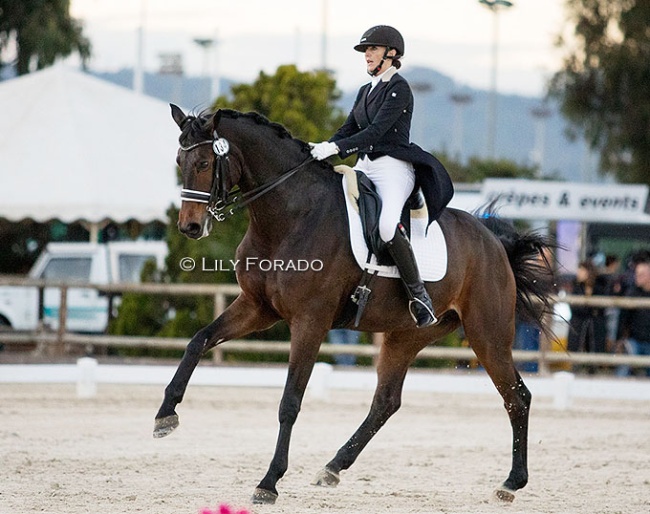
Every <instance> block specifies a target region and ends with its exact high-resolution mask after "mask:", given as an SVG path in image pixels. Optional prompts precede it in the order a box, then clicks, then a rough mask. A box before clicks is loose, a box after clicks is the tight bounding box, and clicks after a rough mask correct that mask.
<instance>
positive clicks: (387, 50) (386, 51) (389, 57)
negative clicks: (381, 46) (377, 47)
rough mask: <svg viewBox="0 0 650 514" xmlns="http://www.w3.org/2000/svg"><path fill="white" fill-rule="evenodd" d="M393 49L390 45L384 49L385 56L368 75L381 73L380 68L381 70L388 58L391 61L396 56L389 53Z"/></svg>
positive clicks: (372, 75)
mask: <svg viewBox="0 0 650 514" xmlns="http://www.w3.org/2000/svg"><path fill="white" fill-rule="evenodd" d="M391 50H392V48H391V47H389V46H387V47H386V50H385V51H384V56H383V57H382V58H381V61H380V62H379V65H378V66H377V67H376V68H375V69H374V70H371V71H369V72H368V75H370V76H371V77H374V76H376V75H377V73H379V70H381V67H382V66H383V65H384V62H385V61H386V59H390V60H391V61H392V60H393V58H394V56H392V55H388V52H390V51H391Z"/></svg>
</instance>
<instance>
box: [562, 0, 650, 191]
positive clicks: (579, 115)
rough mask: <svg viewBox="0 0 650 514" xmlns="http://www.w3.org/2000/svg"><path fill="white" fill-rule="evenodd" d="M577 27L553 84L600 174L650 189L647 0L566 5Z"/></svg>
mask: <svg viewBox="0 0 650 514" xmlns="http://www.w3.org/2000/svg"><path fill="white" fill-rule="evenodd" d="M566 11H567V14H568V19H569V22H570V24H571V25H572V26H573V27H574V30H573V35H572V36H571V37H560V38H559V39H558V43H557V44H558V46H559V47H560V48H562V49H563V50H564V51H565V52H566V57H565V59H564V64H563V66H562V69H561V70H560V71H559V72H557V73H556V74H555V76H554V77H553V79H552V80H551V83H550V93H551V95H552V96H555V97H557V98H559V99H560V101H561V103H562V111H563V113H564V114H565V116H566V117H567V118H568V119H569V120H570V122H571V123H572V124H573V126H574V129H575V130H576V131H577V132H578V133H581V134H583V135H584V136H585V137H586V139H587V141H588V142H589V144H590V145H591V146H592V147H593V148H595V149H598V150H599V151H600V156H601V158H600V167H601V171H603V172H607V171H611V172H613V173H614V174H615V175H616V177H617V178H618V179H619V180H620V181H622V182H643V183H650V30H649V29H648V27H650V0H566Z"/></svg>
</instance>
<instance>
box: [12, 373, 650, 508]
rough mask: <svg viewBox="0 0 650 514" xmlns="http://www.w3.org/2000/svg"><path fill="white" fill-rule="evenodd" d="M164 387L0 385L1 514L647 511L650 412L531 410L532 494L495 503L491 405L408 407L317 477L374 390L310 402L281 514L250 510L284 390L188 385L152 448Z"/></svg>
mask: <svg viewBox="0 0 650 514" xmlns="http://www.w3.org/2000/svg"><path fill="white" fill-rule="evenodd" d="M162 393H163V387H160V386H155V387H153V386H114V385H111V386H108V385H100V387H99V391H98V395H97V396H96V397H95V398H93V399H85V400H82V399H78V398H76V394H75V388H74V385H22V384H9V385H0V414H1V416H2V418H1V419H2V421H1V422H0V514H24V513H33V512H42V513H43V512H44V513H49V514H95V513H102V514H122V513H148V514H198V513H199V511H200V510H201V509H202V508H204V507H209V508H211V509H216V507H217V506H218V505H219V504H221V503H228V504H230V505H232V506H233V507H238V508H246V509H248V510H249V511H250V512H251V513H254V514H276V513H287V514H288V513H291V514H303V513H304V514H311V513H319V514H320V513H345V514H355V513H363V514H366V513H368V514H377V513H387V512H388V513H397V514H402V513H412V512H413V513H415V512H417V513H448V514H456V513H463V514H464V513H486V514H492V513H505V514H518V513H522V514H523V513H525V514H531V513H544V514H554V513H570V514H576V513H586V514H587V513H588V514H599V513H602V514H618V513H620V514H645V513H647V512H650V399H649V400H648V401H647V402H645V401H596V400H579V401H576V402H575V403H574V405H573V406H572V408H571V409H570V410H567V411H557V410H555V409H554V408H553V406H552V404H551V402H550V400H544V399H541V400H535V399H534V400H533V409H532V413H531V428H530V445H529V469H530V481H529V484H528V486H527V487H526V488H524V489H523V490H521V491H519V492H518V493H517V497H516V499H515V501H514V503H512V504H500V503H498V502H496V500H493V499H492V492H493V490H494V489H495V487H496V486H497V485H498V484H499V483H500V482H501V481H503V480H504V479H505V477H506V475H507V472H508V470H509V467H510V458H511V457H510V446H511V439H510V438H511V435H510V427H509V424H508V420H507V416H506V413H505V410H504V409H503V407H502V404H501V401H500V398H499V397H498V396H497V395H496V392H495V394H494V395H493V396H491V395H483V396H473V395H461V394H454V395H442V394H433V393H407V394H405V397H404V402H403V406H402V409H401V410H400V411H399V412H398V413H397V414H396V415H395V416H394V417H393V418H392V419H391V420H390V421H389V422H388V423H387V425H386V426H385V427H384V428H383V429H382V431H380V432H379V434H378V435H377V436H376V437H375V439H374V440H373V441H372V442H371V443H370V445H369V446H368V447H367V448H366V450H365V451H364V452H363V453H362V454H361V456H360V457H359V459H358V460H357V462H356V463H355V465H354V466H353V467H352V468H351V469H350V470H348V471H345V472H343V473H342V477H341V478H342V480H341V484H340V485H339V486H338V487H337V488H334V489H326V488H318V487H314V486H311V485H310V481H311V480H312V478H313V476H314V475H315V473H316V472H317V471H318V470H319V469H320V468H321V467H322V466H323V465H324V464H325V463H326V462H328V461H329V460H330V458H331V457H332V456H333V455H334V453H335V452H336V450H337V449H338V448H339V446H340V445H341V444H343V443H344V442H345V441H346V440H347V438H348V437H349V436H350V435H351V434H352V432H353V430H354V429H356V427H357V425H358V424H359V423H360V422H361V421H362V419H363V418H364V417H365V415H366V413H367V410H368V407H369V403H370V399H371V393H370V392H367V391H366V392H360V391H350V392H345V391H336V392H334V393H332V394H331V395H330V398H329V400H328V401H324V400H316V399H314V398H311V397H309V396H307V397H306V399H305V402H304V404H303V409H302V412H301V415H300V417H299V419H298V422H297V424H296V426H295V428H294V431H293V441H292V446H291V452H290V461H289V470H288V472H287V474H286V475H285V477H284V478H283V479H282V480H281V481H280V483H279V484H278V489H279V492H280V497H279V498H278V501H277V503H276V504H275V505H272V506H259V505H255V506H253V505H251V504H250V502H249V498H250V495H251V493H252V491H253V489H254V487H255V486H256V485H257V483H258V482H259V480H260V479H261V478H262V476H263V475H264V473H265V472H266V469H267V466H268V463H269V461H270V458H271V455H272V452H273V449H274V446H275V438H276V434H277V405H278V402H279V399H280V394H281V392H280V390H278V389H247V388H221V387H207V386H190V387H189V389H188V392H187V395H186V399H185V401H184V402H183V403H182V404H181V405H180V406H179V409H178V413H179V415H180V420H181V426H180V428H179V429H178V430H177V431H176V432H174V433H173V434H171V435H170V436H169V437H167V438H164V439H154V438H153V437H152V428H153V418H154V415H155V413H156V411H157V409H158V406H159V404H160V401H161V399H162Z"/></svg>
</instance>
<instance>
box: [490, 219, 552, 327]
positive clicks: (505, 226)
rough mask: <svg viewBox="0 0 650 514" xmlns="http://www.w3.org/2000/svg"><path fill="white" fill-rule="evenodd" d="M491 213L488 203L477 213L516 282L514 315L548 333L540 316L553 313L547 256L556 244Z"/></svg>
mask: <svg viewBox="0 0 650 514" xmlns="http://www.w3.org/2000/svg"><path fill="white" fill-rule="evenodd" d="M493 214H494V212H493V211H491V210H490V208H489V207H488V210H487V211H483V212H482V213H480V214H478V217H479V219H480V221H481V222H482V223H483V225H485V227H486V228H488V229H489V230H490V231H491V232H492V233H493V234H494V235H496V236H497V238H498V239H499V241H501V243H502V244H503V246H504V248H505V250H506V253H507V255H508V260H509V262H510V267H511V268H512V271H513V273H514V276H515V283H516V286H517V305H516V314H517V317H518V319H521V320H523V321H528V322H532V323H533V324H535V325H536V326H538V327H539V328H540V329H541V330H542V331H543V332H544V333H545V334H547V335H549V336H552V333H551V330H550V328H549V327H548V326H547V325H546V324H545V323H544V320H545V318H546V317H547V315H550V314H552V313H553V303H552V300H551V295H552V293H553V292H554V289H555V279H554V273H553V267H552V265H551V263H550V261H549V257H550V255H551V254H552V252H553V251H554V250H555V249H557V245H556V244H555V242H553V241H552V240H551V239H550V238H549V237H546V236H543V235H541V234H539V233H537V232H534V231H531V232H519V231H517V230H516V229H515V227H514V226H512V225H511V224H510V223H508V222H506V221H504V220H501V219H499V218H497V217H495V216H494V215H493Z"/></svg>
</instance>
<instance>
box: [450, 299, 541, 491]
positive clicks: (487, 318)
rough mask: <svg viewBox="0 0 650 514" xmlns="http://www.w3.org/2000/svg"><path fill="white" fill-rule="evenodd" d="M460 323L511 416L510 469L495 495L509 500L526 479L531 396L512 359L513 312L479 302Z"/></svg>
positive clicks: (524, 483) (523, 484)
mask: <svg viewBox="0 0 650 514" xmlns="http://www.w3.org/2000/svg"><path fill="white" fill-rule="evenodd" d="M497 303H498V302H497ZM504 310H505V309H504ZM505 311H506V312H511V309H507V310H505ZM463 325H464V327H465V334H466V336H467V339H468V341H469V343H470V346H471V347H472V348H473V350H474V352H475V353H476V356H477V357H478V360H479V362H480V363H481V364H482V365H483V367H484V368H485V370H486V371H487V373H488V375H489V376H490V378H491V380H492V382H493V383H494V385H495V387H496V388H497V391H499V394H500V395H501V397H502V398H503V402H504V406H505V408H506V411H507V412H508V416H509V418H510V426H511V427H512V468H511V470H510V474H509V475H508V478H507V479H506V481H505V482H504V483H503V485H502V487H501V488H499V489H497V491H496V492H495V494H496V496H497V498H499V499H500V500H503V501H508V502H511V501H513V500H514V494H513V491H516V490H517V489H521V488H522V487H524V486H525V485H526V483H527V482H528V462H527V452H528V415H529V411H530V403H531V399H532V396H531V394H530V391H529V390H528V388H527V387H526V385H525V384H524V382H523V380H522V379H521V376H520V375H519V373H518V372H517V370H516V369H515V366H514V362H513V360H512V341H513V339H514V315H513V314H508V315H503V314H502V313H501V314H499V313H496V312H494V309H490V308H489V307H488V306H486V305H482V306H480V307H477V308H476V311H475V312H473V313H472V314H471V315H469V316H468V317H467V318H465V319H464V320H463Z"/></svg>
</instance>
